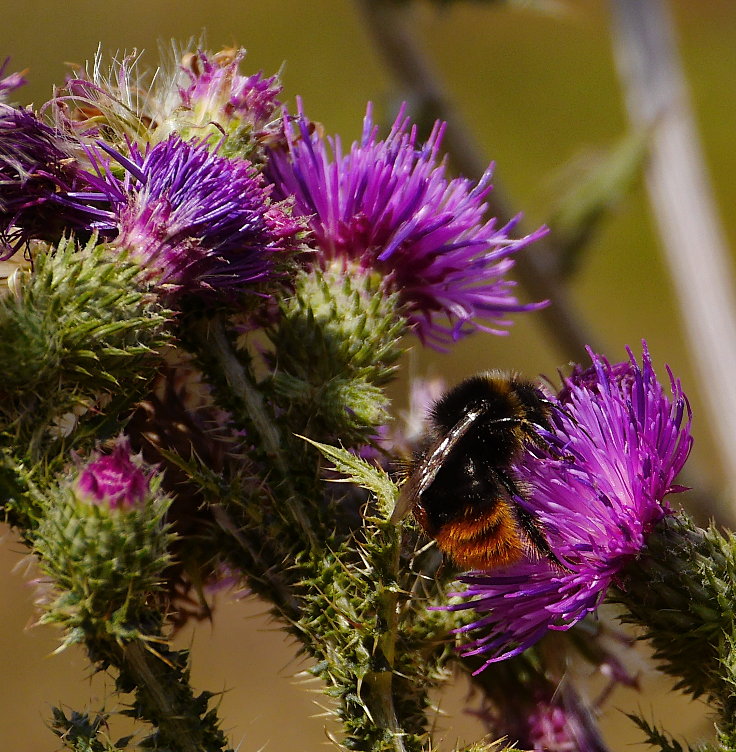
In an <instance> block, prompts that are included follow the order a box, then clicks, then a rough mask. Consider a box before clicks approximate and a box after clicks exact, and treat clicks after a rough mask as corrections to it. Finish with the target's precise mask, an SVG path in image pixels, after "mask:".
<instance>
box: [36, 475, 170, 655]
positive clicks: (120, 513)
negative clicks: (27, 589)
mask: <svg viewBox="0 0 736 752" xmlns="http://www.w3.org/2000/svg"><path fill="white" fill-rule="evenodd" d="M159 482H160V478H158V477H157V478H154V479H153V480H152V482H151V493H150V495H149V496H148V498H147V499H146V500H145V501H144V502H142V503H141V504H139V505H136V506H135V507H133V508H125V509H123V508H118V509H110V508H109V506H108V505H107V504H105V503H100V504H93V503H89V502H88V501H83V500H81V499H80V498H78V497H77V495H76V493H75V491H74V490H73V487H72V486H71V484H69V483H68V482H67V483H65V484H64V485H62V486H60V487H58V488H56V489H50V490H49V491H47V494H46V503H45V516H44V518H43V519H42V520H41V522H40V524H39V526H38V529H37V531H36V533H35V535H34V536H33V548H34V550H35V552H36V554H37V555H38V556H39V558H40V560H41V568H42V569H43V571H44V572H45V573H46V574H47V575H49V576H50V577H51V579H52V582H53V596H52V598H51V600H50V602H49V603H48V604H47V605H46V613H45V614H44V616H43V617H42V619H41V621H42V622H44V623H55V624H59V625H61V626H63V627H64V628H65V629H66V630H67V635H66V637H65V640H64V644H65V645H67V644H71V643H74V642H81V641H83V640H87V641H88V643H89V642H94V640H95V639H100V640H104V639H107V638H110V637H112V638H114V639H117V640H124V639H130V638H132V637H136V636H139V631H138V624H139V623H140V622H141V621H142V620H143V619H142V615H143V614H144V613H145V612H146V611H147V609H149V608H150V607H151V606H152V605H155V604H152V603H151V598H152V597H155V595H156V593H157V592H158V591H159V590H160V584H161V580H162V574H163V571H164V569H165V568H166V567H167V565H168V564H169V562H170V557H169V554H168V550H167V549H168V546H169V543H170V542H171V541H172V539H173V535H172V534H170V533H169V532H168V531H167V527H166V525H165V522H164V517H165V515H166V511H167V509H168V507H169V503H170V500H169V499H168V498H167V497H165V496H162V495H160V494H159V493H158V492H157V488H158V485H159ZM144 636H145V635H144Z"/></svg>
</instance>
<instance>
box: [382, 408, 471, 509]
mask: <svg viewBox="0 0 736 752" xmlns="http://www.w3.org/2000/svg"><path fill="white" fill-rule="evenodd" d="M484 412H485V409H484V408H482V407H480V408H476V409H474V410H468V412H467V413H465V415H464V416H463V417H462V418H461V419H460V420H459V421H458V422H457V423H456V424H455V425H454V426H453V427H452V429H451V430H450V431H449V432H448V433H447V434H445V435H444V436H441V437H439V438H438V439H437V440H435V441H434V442H433V443H432V444H431V445H430V446H429V449H427V451H426V452H425V453H424V455H423V456H422V459H421V460H420V461H419V463H418V464H417V466H416V467H415V468H414V470H413V471H412V473H411V474H410V475H409V477H408V478H407V479H406V481H405V483H404V485H403V486H402V487H401V493H400V494H399V498H398V499H397V501H396V506H395V507H394V511H393V512H392V513H391V522H398V521H399V520H402V519H403V518H404V517H406V515H407V514H409V512H410V511H411V510H412V508H413V507H414V505H415V504H416V503H417V502H418V501H419V497H420V496H421V495H422V494H423V493H424V492H425V491H426V490H427V489H428V488H429V487H430V486H431V485H432V483H434V479H435V478H436V477H437V473H438V472H439V471H440V468H441V467H442V464H443V462H444V461H445V459H446V458H447V456H448V455H449V454H450V452H451V451H452V450H453V449H454V448H455V446H456V445H457V443H458V441H460V439H462V438H463V436H465V434H466V433H467V432H468V430H469V429H470V427H471V426H472V425H473V423H475V421H476V420H477V419H478V417H479V416H480V415H482V414H483V413H484Z"/></svg>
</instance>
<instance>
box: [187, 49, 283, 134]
mask: <svg viewBox="0 0 736 752" xmlns="http://www.w3.org/2000/svg"><path fill="white" fill-rule="evenodd" d="M244 58H245V50H244V49H238V50H235V49H225V50H221V51H220V52H217V53H216V54H214V55H211V54H208V53H207V52H205V51H203V50H199V51H198V52H197V53H196V54H189V55H185V56H184V61H183V64H182V66H181V68H182V71H183V72H184V74H185V75H186V76H187V78H188V79H189V80H188V84H187V85H186V86H180V87H179V96H180V98H181V102H182V104H183V105H184V107H185V108H187V110H188V111H189V112H188V114H189V116H190V119H192V120H193V124H195V125H199V127H202V126H203V125H205V124H208V123H212V122H216V123H219V124H220V125H221V126H223V127H224V128H225V129H226V130H227V129H228V126H229V124H230V123H231V121H233V120H236V121H238V123H239V124H240V125H241V126H242V127H247V128H249V129H250V131H251V132H254V131H255V132H257V131H261V130H263V129H264V128H266V126H268V125H269V124H270V123H271V122H272V121H273V120H274V119H275V118H276V117H277V116H278V113H279V111H280V108H281V103H280V102H279V101H278V99H277V97H278V95H279V93H280V92H281V84H280V83H279V80H278V77H277V76H271V77H270V78H265V77H264V76H263V74H262V73H261V72H258V73H256V74H254V75H251V76H244V75H242V74H241V73H240V72H239V68H240V64H241V62H242V61H243V59H244Z"/></svg>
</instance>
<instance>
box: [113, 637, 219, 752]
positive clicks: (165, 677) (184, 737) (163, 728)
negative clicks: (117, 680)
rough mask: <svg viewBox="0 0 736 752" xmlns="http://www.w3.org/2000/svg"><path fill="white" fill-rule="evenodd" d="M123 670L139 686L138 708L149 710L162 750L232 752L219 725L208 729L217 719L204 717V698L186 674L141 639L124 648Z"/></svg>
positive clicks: (122, 653)
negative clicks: (202, 704)
mask: <svg viewBox="0 0 736 752" xmlns="http://www.w3.org/2000/svg"><path fill="white" fill-rule="evenodd" d="M121 670H123V671H124V673H125V675H126V678H127V679H129V680H132V681H133V682H134V683H135V687H136V694H137V702H136V708H137V710H138V711H139V712H140V711H141V710H142V709H145V710H144V713H145V716H144V717H146V718H147V719H148V720H149V721H150V722H151V723H153V724H155V725H156V726H157V729H158V731H157V735H158V737H159V739H160V743H161V746H162V747H166V748H169V749H175V750H178V751H180V752H202V751H203V750H207V752H210V750H212V751H213V752H214V750H223V749H226V750H227V751H228V752H231V749H230V747H227V745H226V740H225V736H224V735H223V734H222V732H221V731H219V730H218V729H217V727H216V725H214V726H213V728H211V729H207V728H205V726H206V724H207V723H208V722H209V723H212V721H213V720H214V719H213V718H211V717H210V714H209V713H208V714H207V716H206V717H205V718H204V719H203V718H201V712H200V706H201V702H200V698H197V697H195V696H194V694H193V693H192V690H191V688H190V687H189V685H188V682H186V681H184V680H183V677H182V672H181V671H179V670H178V669H177V668H176V667H175V666H173V665H172V664H170V663H168V662H167V661H165V660H164V659H163V658H161V657H159V656H156V655H154V654H153V653H152V652H151V651H149V650H147V649H146V647H145V646H144V644H143V643H142V642H141V641H140V640H136V641H134V642H130V643H128V644H126V645H125V646H123V648H122V651H121ZM208 719H209V720H208Z"/></svg>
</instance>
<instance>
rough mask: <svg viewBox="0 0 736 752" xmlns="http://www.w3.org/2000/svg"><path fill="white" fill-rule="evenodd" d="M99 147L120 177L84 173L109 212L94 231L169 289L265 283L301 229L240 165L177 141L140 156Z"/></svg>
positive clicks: (249, 170)
mask: <svg viewBox="0 0 736 752" xmlns="http://www.w3.org/2000/svg"><path fill="white" fill-rule="evenodd" d="M99 146H100V147H101V148H102V149H103V150H104V151H106V152H107V153H108V154H110V155H111V156H112V157H113V158H114V159H115V160H116V161H117V162H119V164H120V165H122V166H123V167H124V168H125V170H126V175H125V177H124V178H122V179H119V178H117V177H115V175H114V171H113V170H112V169H106V170H104V171H103V169H102V168H100V169H99V174H98V176H96V177H95V176H90V182H91V183H92V184H93V186H94V188H95V189H97V191H98V195H97V198H103V199H104V200H105V202H106V203H107V204H108V205H109V207H110V208H109V209H105V210H102V209H100V210H99V212H98V217H97V220H96V221H95V223H94V224H93V227H94V229H97V230H101V231H103V232H107V233H111V234H112V235H113V236H114V241H113V243H114V245H115V246H117V247H118V248H121V249H124V250H127V251H129V252H130V253H131V254H132V256H133V257H134V258H136V259H138V260H139V262H141V263H142V264H143V265H144V266H145V267H147V268H148V269H149V270H150V276H151V277H155V278H157V279H158V281H159V282H162V283H165V284H167V285H169V286H171V287H173V288H175V289H177V290H181V291H183V292H193V291H200V292H203V291H207V290H220V291H222V290H230V291H233V292H238V291H239V290H240V288H242V287H243V286H244V285H246V284H252V283H254V282H258V281H261V280H264V279H268V278H270V277H271V276H272V275H273V271H274V254H276V253H279V252H282V251H285V250H289V249H291V248H292V247H293V246H294V244H295V243H294V237H295V235H296V234H297V233H298V232H299V231H300V230H301V229H302V221H301V220H299V219H293V218H292V217H291V216H290V215H289V213H288V211H287V209H286V206H285V205H284V204H273V203H271V202H270V200H269V192H270V188H269V187H268V186H266V185H264V181H263V178H262V177H261V175H259V174H258V173H257V171H256V170H255V168H254V167H253V165H252V164H251V163H250V162H248V161H246V160H242V159H227V158H225V157H220V156H218V155H217V154H216V153H213V152H212V151H211V150H210V149H209V148H208V147H207V145H206V144H204V143H197V142H187V141H182V140H181V139H180V138H179V137H177V136H171V137H169V138H168V139H167V140H166V141H163V142H161V143H159V144H157V145H156V146H154V147H152V148H147V149H146V151H145V153H141V152H140V151H139V150H138V149H137V148H133V149H132V150H131V156H130V157H124V156H123V155H121V154H119V153H118V152H116V151H114V150H113V149H112V148H111V147H109V146H107V145H105V144H103V143H101V142H100V143H99ZM108 168H109V165H108ZM91 197H92V194H88V195H86V196H84V197H82V198H83V199H84V200H89V199H90V198H91Z"/></svg>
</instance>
